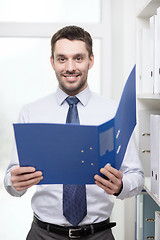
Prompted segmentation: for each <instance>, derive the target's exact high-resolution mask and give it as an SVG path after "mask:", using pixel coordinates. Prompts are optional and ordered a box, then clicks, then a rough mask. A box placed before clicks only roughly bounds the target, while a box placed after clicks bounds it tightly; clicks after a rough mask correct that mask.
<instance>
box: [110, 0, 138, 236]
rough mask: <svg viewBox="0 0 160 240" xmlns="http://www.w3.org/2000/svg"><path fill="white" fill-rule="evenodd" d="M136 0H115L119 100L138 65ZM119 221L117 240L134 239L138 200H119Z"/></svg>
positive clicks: (114, 76)
mask: <svg viewBox="0 0 160 240" xmlns="http://www.w3.org/2000/svg"><path fill="white" fill-rule="evenodd" d="M135 2H136V1H135V0H129V1H128V0H112V98H114V99H116V100H119V99H120V97H121V93H122V90H123V86H124V84H125V81H126V79H127V77H128V75H129V73H130V71H131V69H132V68H133V66H134V64H135V62H136V46H135V45H136V13H135V4H136V3H135ZM111 219H112V220H113V221H117V226H116V228H114V229H113V233H114V235H115V239H123V240H128V239H129V240H134V239H135V237H134V235H135V198H134V197H133V198H130V199H126V200H124V201H121V200H116V201H115V207H114V210H113V213H112V218H111Z"/></svg>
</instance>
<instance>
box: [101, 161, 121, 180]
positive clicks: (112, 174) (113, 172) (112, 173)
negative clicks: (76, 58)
mask: <svg viewBox="0 0 160 240" xmlns="http://www.w3.org/2000/svg"><path fill="white" fill-rule="evenodd" d="M100 172H101V173H102V174H104V175H105V176H107V177H108V178H109V179H110V180H111V181H112V182H117V179H120V180H122V176H123V174H122V172H120V171H118V170H117V169H115V168H113V167H111V166H108V165H106V166H105V167H104V168H102V169H101V170H100Z"/></svg>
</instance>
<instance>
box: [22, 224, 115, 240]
mask: <svg viewBox="0 0 160 240" xmlns="http://www.w3.org/2000/svg"><path fill="white" fill-rule="evenodd" d="M78 239H81V240H115V238H114V236H113V234H112V230H111V229H106V230H104V231H101V232H98V233H94V234H90V235H88V236H84V237H81V238H78ZM26 240H70V238H69V237H66V236H63V235H59V234H56V233H52V232H48V231H46V230H44V229H42V228H40V227H39V226H38V225H37V224H36V223H34V222H33V223H32V226H31V229H30V231H29V233H28V235H27V238H26Z"/></svg>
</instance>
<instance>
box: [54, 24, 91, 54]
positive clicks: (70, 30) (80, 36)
mask: <svg viewBox="0 0 160 240" xmlns="http://www.w3.org/2000/svg"><path fill="white" fill-rule="evenodd" d="M64 38H66V39H68V40H81V41H83V42H85V44H86V49H87V51H88V53H89V57H90V56H91V55H92V54H93V51H92V38H91V35H90V34H89V33H88V32H87V31H85V30H84V29H83V28H81V27H77V26H67V27H64V28H62V29H60V30H58V31H57V32H56V33H55V34H54V35H53V37H52V39H51V53H52V57H54V49H55V44H56V42H57V41H58V40H60V39H64Z"/></svg>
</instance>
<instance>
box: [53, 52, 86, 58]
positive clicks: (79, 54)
mask: <svg viewBox="0 0 160 240" xmlns="http://www.w3.org/2000/svg"><path fill="white" fill-rule="evenodd" d="M79 56H81V57H85V56H86V54H85V53H76V54H74V55H73V58H75V57H79ZM55 57H56V58H59V57H67V55H65V54H57V55H56V56H55Z"/></svg>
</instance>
